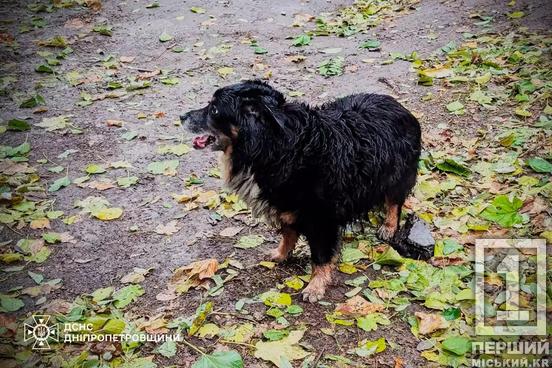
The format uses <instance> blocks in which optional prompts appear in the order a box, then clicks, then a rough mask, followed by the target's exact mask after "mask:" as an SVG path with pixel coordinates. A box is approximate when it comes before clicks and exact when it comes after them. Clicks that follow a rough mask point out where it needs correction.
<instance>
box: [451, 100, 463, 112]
mask: <svg viewBox="0 0 552 368" xmlns="http://www.w3.org/2000/svg"><path fill="white" fill-rule="evenodd" d="M447 110H448V111H449V112H450V113H452V114H456V115H462V114H463V113H464V105H463V104H462V103H461V102H460V101H453V102H451V103H449V104H448V105H447Z"/></svg>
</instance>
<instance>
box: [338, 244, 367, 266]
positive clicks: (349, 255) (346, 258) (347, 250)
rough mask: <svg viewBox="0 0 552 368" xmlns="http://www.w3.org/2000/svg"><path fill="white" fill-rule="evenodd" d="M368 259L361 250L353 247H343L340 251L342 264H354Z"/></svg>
mask: <svg viewBox="0 0 552 368" xmlns="http://www.w3.org/2000/svg"><path fill="white" fill-rule="evenodd" d="M366 258H370V257H368V255H367V254H364V253H363V252H362V251H361V250H359V249H358V248H354V247H343V248H342V249H341V260H342V261H343V263H356V262H358V261H359V260H361V259H366Z"/></svg>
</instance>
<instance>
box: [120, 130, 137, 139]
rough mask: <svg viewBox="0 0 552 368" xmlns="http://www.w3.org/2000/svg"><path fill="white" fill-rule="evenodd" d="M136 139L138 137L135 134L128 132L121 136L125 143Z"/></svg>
mask: <svg viewBox="0 0 552 368" xmlns="http://www.w3.org/2000/svg"><path fill="white" fill-rule="evenodd" d="M136 137H138V133H137V132H132V131H130V132H126V133H123V134H121V138H123V139H124V140H127V141H131V140H133V139H134V138H136Z"/></svg>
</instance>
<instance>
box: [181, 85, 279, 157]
mask: <svg viewBox="0 0 552 368" xmlns="http://www.w3.org/2000/svg"><path fill="white" fill-rule="evenodd" d="M284 103H285V98H284V96H283V95H282V94H281V93H280V92H278V91H276V90H275V89H274V88H272V87H271V86H269V85H268V84H267V83H264V82H261V81H258V80H251V81H246V82H242V83H238V84H234V85H230V86H226V87H223V88H220V89H218V90H217V91H216V92H215V93H214V95H213V97H212V98H211V101H210V102H209V104H208V105H207V106H205V107H204V108H202V109H198V110H192V111H189V112H187V113H186V114H184V115H182V116H181V117H180V120H181V121H182V124H183V125H184V126H185V127H187V128H188V129H189V130H190V131H192V132H194V133H204V135H202V136H199V137H196V138H194V147H196V148H205V147H206V146H208V145H212V147H213V149H214V150H222V151H225V152H227V150H228V149H229V148H231V147H232V145H234V144H235V143H236V142H237V140H238V138H239V137H240V136H243V135H244V134H249V136H251V135H252V134H258V133H259V132H261V131H263V132H267V131H270V130H272V129H276V128H277V125H278V124H280V123H279V122H278V119H277V118H276V117H275V114H274V113H275V111H277V110H278V108H279V107H280V106H281V105H283V104H284Z"/></svg>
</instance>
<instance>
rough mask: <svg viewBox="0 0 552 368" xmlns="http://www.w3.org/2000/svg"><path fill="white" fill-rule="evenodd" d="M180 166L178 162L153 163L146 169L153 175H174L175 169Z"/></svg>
mask: <svg viewBox="0 0 552 368" xmlns="http://www.w3.org/2000/svg"><path fill="white" fill-rule="evenodd" d="M178 165H180V161H178V160H165V161H155V162H152V163H150V164H149V165H148V167H147V169H148V171H149V172H150V173H152V174H154V175H168V176H174V175H176V169H177V168H178Z"/></svg>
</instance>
